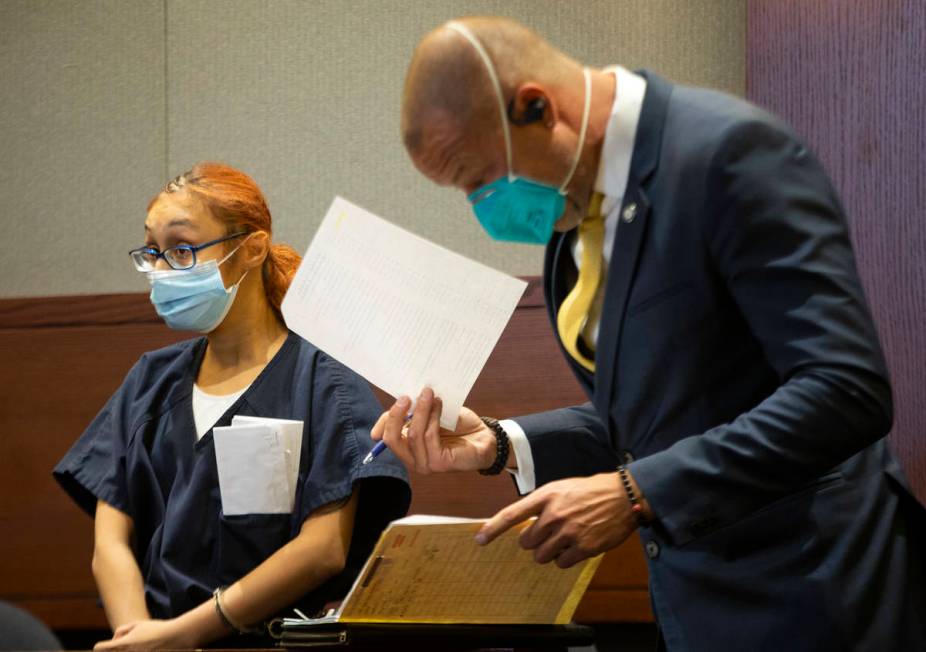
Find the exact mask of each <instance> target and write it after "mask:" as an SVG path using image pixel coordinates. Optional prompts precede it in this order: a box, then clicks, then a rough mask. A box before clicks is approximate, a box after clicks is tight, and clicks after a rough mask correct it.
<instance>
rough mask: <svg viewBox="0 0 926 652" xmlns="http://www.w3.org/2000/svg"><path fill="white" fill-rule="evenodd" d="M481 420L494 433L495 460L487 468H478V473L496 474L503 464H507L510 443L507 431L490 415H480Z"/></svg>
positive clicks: (503, 466) (502, 467)
mask: <svg viewBox="0 0 926 652" xmlns="http://www.w3.org/2000/svg"><path fill="white" fill-rule="evenodd" d="M480 418H481V419H482V422H483V423H484V424H486V425H487V426H488V427H489V429H490V430H491V431H492V432H494V433H495V461H494V462H493V463H492V466H490V467H489V468H487V469H480V470H479V473H481V474H482V475H498V474H499V473H501V472H502V469H504V468H505V465H506V464H508V453H509V452H510V450H511V446H510V443H509V441H508V433H507V432H505V429H504V428H502V426H501V424H500V423H499V422H498V419H492V418H490V417H480Z"/></svg>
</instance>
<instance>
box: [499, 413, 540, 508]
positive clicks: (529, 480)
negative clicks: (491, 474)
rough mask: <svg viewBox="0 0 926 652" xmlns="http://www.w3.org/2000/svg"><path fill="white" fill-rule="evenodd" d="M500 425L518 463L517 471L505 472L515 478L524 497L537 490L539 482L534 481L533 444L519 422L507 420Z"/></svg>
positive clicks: (500, 422)
mask: <svg viewBox="0 0 926 652" xmlns="http://www.w3.org/2000/svg"><path fill="white" fill-rule="evenodd" d="M498 424H499V425H500V426H501V427H502V429H503V430H504V431H505V433H506V434H507V435H508V441H509V443H510V444H511V452H512V453H514V459H515V461H516V462H517V463H518V469H517V471H515V470H512V469H505V470H506V471H508V473H510V474H511V475H513V476H514V481H515V483H516V484H517V485H518V493H520V494H521V495H522V496H523V495H524V494H527V493H530V492H532V491H533V490H534V489H536V488H537V481H536V480H535V479H534V456H533V455H532V454H531V444H530V442H529V441H528V440H527V435H526V434H524V430H523V429H522V428H521V426H519V425H518V422H517V421H513V420H511V419H505V420H503V421H499V422H498Z"/></svg>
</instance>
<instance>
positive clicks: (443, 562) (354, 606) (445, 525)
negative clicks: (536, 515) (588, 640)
mask: <svg viewBox="0 0 926 652" xmlns="http://www.w3.org/2000/svg"><path fill="white" fill-rule="evenodd" d="M484 522H485V521H481V520H472V519H456V518H449V517H421V516H412V517H408V518H405V519H400V520H398V521H394V522H393V523H391V524H390V525H389V527H388V528H387V529H386V530H385V531H384V532H383V534H382V535H381V536H380V539H379V542H378V543H377V544H376V549H375V550H374V551H373V554H372V555H370V558H369V559H368V560H367V563H366V565H365V566H364V568H363V570H362V571H361V572H360V575H359V576H358V577H357V581H356V582H355V584H354V587H353V588H352V589H351V592H350V594H349V595H348V596H347V598H346V599H345V601H344V603H343V604H342V607H341V611H340V617H339V621H340V622H348V623H349V622H354V623H369V622H380V623H382V622H417V623H469V624H494V623H505V624H565V623H568V622H570V620H571V619H572V615H573V613H574V612H575V610H576V607H577V606H578V604H579V600H580V599H581V598H582V595H583V594H584V593H585V589H586V587H588V583H589V582H590V581H591V579H592V576H593V575H594V574H595V570H596V569H597V568H598V564H599V563H600V562H601V555H598V556H597V557H594V558H591V559H587V560H585V561H583V562H580V563H578V564H576V565H575V566H573V567H572V568H567V569H561V568H559V567H557V566H556V565H555V564H552V563H550V564H538V563H537V562H536V561H534V557H533V552H532V551H529V550H524V549H523V548H521V547H520V545H518V535H519V534H520V532H521V530H523V529H524V528H525V527H527V526H528V525H529V524H530V521H526V522H524V523H522V524H520V525H519V526H516V527H514V528H512V529H510V530H508V531H507V532H505V533H504V534H503V535H501V536H500V537H498V538H497V539H496V540H495V541H493V542H492V543H490V544H488V545H486V546H480V545H478V544H477V543H476V542H475V541H474V539H473V537H474V536H475V534H476V532H477V531H478V530H479V528H480V527H481V526H482V524H483V523H484Z"/></svg>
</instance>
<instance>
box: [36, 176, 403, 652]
mask: <svg viewBox="0 0 926 652" xmlns="http://www.w3.org/2000/svg"><path fill="white" fill-rule="evenodd" d="M270 237H271V222H270V212H269V211H268V209H267V205H266V202H265V200H264V197H263V195H262V193H261V191H260V189H259V188H258V187H257V185H256V184H255V183H254V181H253V180H251V178H250V177H248V176H247V175H245V174H243V173H241V172H239V171H237V170H234V169H232V168H229V167H227V166H223V165H219V164H212V163H205V164H200V165H197V166H196V167H194V168H193V169H192V170H191V171H189V172H186V173H184V174H182V175H180V176H179V177H177V178H176V179H174V180H173V181H171V182H170V183H169V184H168V185H167V187H166V188H165V189H164V190H163V191H162V192H161V193H159V194H158V195H157V196H156V197H155V198H154V199H153V200H152V202H151V204H150V205H149V207H148V216H147V219H146V221H145V245H144V246H143V247H141V248H139V249H137V250H134V251H133V252H131V256H132V259H133V261H134V263H135V265H136V267H137V268H138V269H139V271H142V272H145V273H146V274H147V275H148V279H149V281H150V283H151V286H152V289H151V300H152V303H154V305H155V308H156V309H157V311H158V314H159V315H160V316H161V317H162V318H163V319H164V320H165V321H166V322H167V325H168V326H170V327H172V328H177V329H181V330H191V331H199V332H201V333H204V336H202V337H199V338H196V339H192V340H186V341H183V342H180V343H179V344H175V345H172V346H168V347H166V348H163V349H160V350H157V351H152V352H150V353H146V354H145V355H143V356H142V357H141V359H140V360H139V361H138V362H137V363H136V364H135V366H134V367H132V369H131V371H129V373H128V376H127V377H126V378H125V381H124V382H123V384H122V386H121V387H120V388H119V389H118V390H117V391H116V393H115V394H114V395H113V396H112V398H111V399H110V400H109V402H108V403H107V404H106V406H105V407H104V408H103V410H102V411H101V412H100V413H99V415H97V417H96V419H94V421H93V422H92V423H91V424H90V426H89V427H88V428H87V430H86V432H84V434H83V435H82V436H81V437H80V439H79V440H78V441H77V443H76V444H75V445H74V446H73V448H72V449H71V450H70V451H69V452H68V453H67V455H66V456H65V457H64V459H63V460H62V461H61V462H60V463H59V464H58V466H57V467H56V468H55V471H54V474H55V477H56V478H57V480H58V481H59V482H60V483H61V485H62V487H64V489H65V490H66V491H67V492H68V493H69V494H70V495H71V496H72V497H73V498H74V500H75V501H76V502H77V503H78V504H79V505H80V506H81V507H82V508H83V509H84V510H86V511H87V512H88V513H89V514H91V515H93V516H94V530H95V538H94V543H95V545H94V552H93V574H94V578H95V579H96V583H97V587H98V589H99V592H100V596H101V597H102V600H103V605H104V608H105V611H106V615H107V618H108V619H109V623H110V625H111V626H112V628H113V630H114V636H113V638H112V640H110V641H104V642H101V643H99V644H97V648H98V649H129V648H131V649H150V648H170V647H173V648H178V647H182V648H194V647H199V646H202V645H205V644H208V643H211V642H214V641H217V640H219V639H222V638H224V637H227V636H228V635H229V634H231V633H233V632H234V631H235V630H239V631H256V629H257V628H255V625H257V624H259V623H261V622H262V621H264V620H265V619H266V618H268V617H270V616H272V615H275V614H278V613H280V612H281V611H283V610H284V609H286V608H288V607H290V606H294V605H298V606H300V607H302V608H304V609H311V610H317V609H318V608H319V607H321V606H322V605H323V604H324V603H325V602H327V601H329V600H332V599H336V598H339V597H343V595H344V593H345V592H346V590H347V589H348V588H349V586H350V583H351V581H352V579H353V577H354V576H356V573H357V572H358V570H359V568H360V566H361V565H362V564H363V562H364V560H365V558H366V556H367V554H369V552H370V549H371V548H372V546H373V544H374V543H375V541H376V539H377V537H378V535H379V533H380V532H381V530H382V529H383V527H384V526H385V525H386V523H388V521H390V520H392V519H394V518H398V517H400V516H402V515H403V514H404V513H405V511H406V509H407V507H408V503H409V498H410V493H409V488H408V483H407V476H406V474H405V471H404V469H403V468H402V466H401V464H399V463H398V462H397V461H396V459H395V458H394V457H393V456H392V455H391V453H384V454H383V455H380V456H379V457H378V458H377V460H376V462H375V463H374V464H369V465H366V466H364V465H362V464H361V462H362V460H363V458H364V456H365V455H366V454H367V452H368V451H369V449H370V447H371V444H372V442H371V440H370V436H369V431H370V428H371V427H372V425H373V424H374V422H375V421H376V419H377V418H378V416H379V413H380V411H381V408H380V405H379V403H378V402H377V401H376V399H375V397H374V396H373V394H372V392H371V391H370V388H369V386H368V385H367V384H366V382H364V381H363V380H362V379H361V378H360V377H358V376H357V375H356V374H354V373H353V372H351V371H350V370H348V369H347V368H345V367H344V366H342V365H341V364H339V363H338V362H336V361H335V360H332V359H331V358H330V357H328V356H327V355H325V354H324V353H322V352H321V351H319V350H318V349H316V348H315V347H314V346H313V345H312V344H311V343H309V342H307V341H305V340H303V339H302V338H300V337H299V336H297V335H295V334H294V333H292V332H290V331H288V330H287V328H286V326H285V324H284V323H283V319H282V317H281V315H280V302H281V301H282V299H283V295H284V294H285V292H286V288H287V286H288V285H289V281H290V280H291V278H292V276H293V274H294V273H295V269H296V267H297V265H298V263H299V257H298V255H296V253H295V252H294V251H293V250H292V249H291V248H289V247H286V246H284V245H279V244H271V241H270ZM234 415H252V416H260V417H273V418H281V419H296V420H300V421H303V423H304V430H303V442H302V452H301V460H300V467H299V482H298V484H297V487H296V495H295V507H294V508H293V511H292V513H291V514H246V515H235V516H226V515H225V514H224V513H223V512H222V499H221V494H220V490H219V484H218V476H217V470H216V457H215V448H214V446H213V441H212V427H213V426H226V425H229V423H230V422H231V419H232V417H233V416H234ZM217 590H218V591H217ZM239 640H240V639H239ZM226 643H227V641H226Z"/></svg>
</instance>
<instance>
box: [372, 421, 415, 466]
mask: <svg viewBox="0 0 926 652" xmlns="http://www.w3.org/2000/svg"><path fill="white" fill-rule="evenodd" d="M411 418H412V415H410V414H409V415H407V416H406V417H405V423H408V422H409V421H411ZM384 450H386V442H384V441H383V440H382V439H380V440H379V441H378V442H376V446H374V447H373V450H371V451H370V452H369V453H367V456H366V457H364V458H363V464H362V465H361V466H363V465H366V464H369V463H370V462H372V461H373V460H375V459H376V457H377V455H379V454H380V453H382V452H383V451H384Z"/></svg>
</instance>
